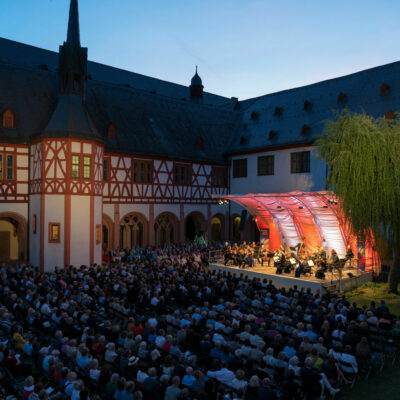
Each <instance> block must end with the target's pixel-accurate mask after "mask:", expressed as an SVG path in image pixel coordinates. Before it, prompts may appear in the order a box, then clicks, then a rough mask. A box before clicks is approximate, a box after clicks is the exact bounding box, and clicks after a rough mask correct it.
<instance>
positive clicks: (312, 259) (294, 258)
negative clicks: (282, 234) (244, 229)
mask: <svg viewBox="0 0 400 400" xmlns="http://www.w3.org/2000/svg"><path fill="white" fill-rule="evenodd" d="M303 242H304V239H302V241H301V242H300V243H299V244H298V245H297V246H295V247H291V251H287V250H286V249H285V246H284V245H283V244H282V245H281V246H280V247H279V249H277V250H276V251H275V252H274V253H270V252H269V251H268V243H263V244H262V245H260V244H259V243H255V242H252V243H246V242H243V243H242V244H240V245H238V244H236V243H235V244H233V245H232V246H230V245H229V243H228V242H226V243H225V244H224V246H223V249H222V253H223V256H224V264H225V265H227V264H228V263H229V262H232V264H233V265H235V266H238V267H239V268H243V269H245V268H252V267H254V265H255V263H256V262H257V263H259V264H260V265H262V266H264V261H266V265H267V266H269V261H273V266H274V268H275V273H276V274H282V273H285V274H292V273H293V274H294V276H295V277H297V278H300V277H301V275H306V274H311V273H312V272H313V271H312V270H313V269H314V268H313V267H314V266H315V269H314V272H315V276H316V277H317V278H320V279H324V278H325V273H326V272H327V271H328V269H329V270H332V269H336V268H339V266H340V260H339V256H338V254H337V253H336V251H335V250H334V249H332V250H331V251H330V252H329V257H328V258H327V253H326V250H325V248H324V247H319V248H317V249H316V250H315V251H314V252H313V253H312V254H310V253H309V252H308V251H306V249H305V246H304V245H303ZM295 250H297V251H295ZM352 257H354V255H353V252H352V251H351V247H350V246H348V247H347V253H346V260H348V259H351V258H352Z"/></svg>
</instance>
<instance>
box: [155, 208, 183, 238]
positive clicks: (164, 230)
mask: <svg viewBox="0 0 400 400" xmlns="http://www.w3.org/2000/svg"><path fill="white" fill-rule="evenodd" d="M178 227H179V223H178V218H177V217H176V216H175V215H174V214H172V213H169V212H165V213H162V214H160V215H159V216H158V217H157V218H156V220H155V222H154V243H155V245H156V246H165V245H167V244H170V243H177V242H178V237H179V236H178Z"/></svg>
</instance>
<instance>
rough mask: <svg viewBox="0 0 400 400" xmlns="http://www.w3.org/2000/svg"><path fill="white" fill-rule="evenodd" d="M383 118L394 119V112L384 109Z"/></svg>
mask: <svg viewBox="0 0 400 400" xmlns="http://www.w3.org/2000/svg"><path fill="white" fill-rule="evenodd" d="M385 119H394V112H393V110H389V111H386V113H385Z"/></svg>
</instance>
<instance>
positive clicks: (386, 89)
mask: <svg viewBox="0 0 400 400" xmlns="http://www.w3.org/2000/svg"><path fill="white" fill-rule="evenodd" d="M389 91H390V86H389V85H388V84H387V83H382V85H381V89H380V93H381V96H384V95H385V94H388V93H389Z"/></svg>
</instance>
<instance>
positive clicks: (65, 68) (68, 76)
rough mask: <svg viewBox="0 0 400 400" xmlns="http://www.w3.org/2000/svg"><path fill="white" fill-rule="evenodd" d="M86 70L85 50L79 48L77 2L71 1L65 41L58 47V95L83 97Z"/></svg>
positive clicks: (76, 0)
mask: <svg viewBox="0 0 400 400" xmlns="http://www.w3.org/2000/svg"><path fill="white" fill-rule="evenodd" d="M86 70H87V49H86V48H84V47H81V40H80V34H79V10H78V0H71V3H70V7H69V20H68V33H67V41H66V42H64V44H63V45H62V46H60V55H59V65H58V73H59V77H60V93H61V94H64V93H69V94H77V95H80V96H82V97H84V96H85V86H86Z"/></svg>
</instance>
